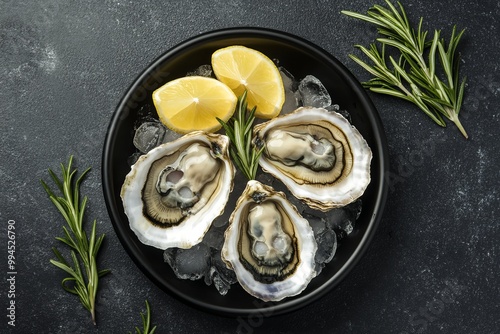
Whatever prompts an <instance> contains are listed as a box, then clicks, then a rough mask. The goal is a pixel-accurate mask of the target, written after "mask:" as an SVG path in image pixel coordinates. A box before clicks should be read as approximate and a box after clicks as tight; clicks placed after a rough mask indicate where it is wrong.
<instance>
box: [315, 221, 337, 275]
mask: <svg viewBox="0 0 500 334" xmlns="http://www.w3.org/2000/svg"><path fill="white" fill-rule="evenodd" d="M314 237H315V239H316V243H317V244H318V250H317V251H316V255H315V257H314V261H315V263H316V267H315V268H316V272H317V274H319V273H320V272H321V270H322V269H323V268H324V267H325V264H327V263H329V262H330V261H331V260H332V259H333V257H334V256H335V253H336V251H337V234H336V233H335V231H333V230H331V229H329V228H325V229H324V230H323V231H322V232H321V233H319V234H315V236H314Z"/></svg>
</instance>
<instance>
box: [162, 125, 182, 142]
mask: <svg viewBox="0 0 500 334" xmlns="http://www.w3.org/2000/svg"><path fill="white" fill-rule="evenodd" d="M180 137H182V134H180V133H177V132H175V131H172V130H170V129H169V128H165V136H163V143H170V142H171V141H174V140H176V139H179V138H180Z"/></svg>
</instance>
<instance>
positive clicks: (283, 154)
mask: <svg viewBox="0 0 500 334" xmlns="http://www.w3.org/2000/svg"><path fill="white" fill-rule="evenodd" d="M254 134H255V139H254V141H255V143H256V145H257V146H258V147H262V146H264V151H263V154H262V156H261V158H260V160H259V164H260V166H261V167H262V169H263V170H264V171H266V172H269V173H271V174H272V175H273V176H275V177H276V178H277V179H279V180H281V181H282V182H283V183H284V184H285V185H286V186H287V188H288V189H289V190H290V192H291V193H292V194H293V195H294V196H295V197H297V198H299V199H301V200H302V201H304V202H305V203H307V204H308V205H309V206H310V207H312V208H314V209H318V210H321V211H328V210H330V209H332V208H336V207H341V206H344V205H347V204H349V203H351V202H352V201H354V200H356V199H357V198H359V197H360V196H361V195H362V194H363V192H364V191H365V189H366V187H367V186H368V184H369V183H370V163H371V159H372V152H371V150H370V148H369V146H368V144H367V142H366V141H365V139H364V138H363V137H362V136H361V134H360V133H359V131H358V130H357V129H356V128H355V127H354V126H352V125H351V124H350V123H349V122H348V121H347V120H346V119H345V118H344V117H343V116H342V115H340V114H338V113H336V112H329V111H327V110H326V109H323V108H312V107H301V108H299V109H297V110H296V111H295V112H293V113H291V114H288V115H285V116H282V117H278V118H275V119H272V120H270V121H268V122H266V123H262V124H259V125H256V126H255V129H254Z"/></svg>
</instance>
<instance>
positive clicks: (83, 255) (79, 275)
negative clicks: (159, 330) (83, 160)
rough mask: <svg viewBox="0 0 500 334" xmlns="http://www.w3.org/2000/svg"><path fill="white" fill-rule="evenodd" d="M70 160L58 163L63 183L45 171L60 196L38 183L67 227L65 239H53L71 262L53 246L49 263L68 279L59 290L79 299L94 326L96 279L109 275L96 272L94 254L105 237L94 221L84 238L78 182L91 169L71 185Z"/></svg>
mask: <svg viewBox="0 0 500 334" xmlns="http://www.w3.org/2000/svg"><path fill="white" fill-rule="evenodd" d="M72 161H73V156H71V157H70V158H69V162H68V166H67V167H65V166H64V165H63V164H61V170H62V180H61V179H59V178H58V177H57V175H56V174H55V173H54V172H53V171H52V170H50V169H49V170H48V171H49V174H50V176H51V177H52V180H53V181H54V183H55V184H56V185H57V187H58V188H59V190H60V192H61V193H62V196H57V195H56V194H54V192H53V191H52V190H51V189H50V188H49V186H48V185H47V184H46V183H45V182H44V181H43V180H41V183H42V186H43V188H44V189H45V191H46V192H47V194H48V195H49V198H50V200H51V201H52V203H53V204H54V205H55V206H56V208H57V209H58V210H59V212H60V213H61V215H62V216H63V217H64V219H65V220H66V222H67V227H66V226H63V231H64V237H56V239H57V240H59V241H61V242H62V243H64V244H66V245H67V246H69V247H70V248H71V261H69V262H68V261H66V260H65V258H64V257H63V255H62V254H61V253H60V252H59V251H58V250H57V248H56V247H53V248H52V251H53V252H54V254H55V256H56V257H57V260H53V259H51V260H50V263H52V264H53V265H54V266H56V267H58V268H60V269H62V270H64V271H65V272H66V273H67V274H69V277H66V278H64V279H63V280H62V287H63V288H64V290H66V291H68V292H70V293H72V294H75V295H77V296H78V297H79V298H80V301H81V303H82V304H83V306H84V307H85V308H86V309H87V310H88V311H89V312H90V314H91V317H92V322H93V323H94V325H95V324H96V317H95V299H96V294H97V288H98V283H99V277H102V276H103V275H105V274H107V273H108V272H109V270H107V269H105V270H98V269H97V263H96V258H97V253H98V252H99V248H100V246H101V244H102V241H103V239H104V234H102V235H101V236H100V237H96V220H94V223H93V225H92V231H91V232H90V238H88V237H87V233H86V232H85V230H84V228H83V219H84V217H83V216H84V212H85V206H86V204H87V197H86V196H85V197H84V198H83V200H82V201H81V202H80V183H81V181H82V180H83V177H84V176H85V175H86V174H87V172H88V171H89V170H90V168H88V169H87V170H85V171H84V172H83V173H82V174H81V175H80V177H79V178H78V179H77V180H76V182H73V178H74V176H75V174H76V172H77V171H76V169H74V170H72V168H71V164H72ZM70 262H71V263H70ZM82 266H83V271H82Z"/></svg>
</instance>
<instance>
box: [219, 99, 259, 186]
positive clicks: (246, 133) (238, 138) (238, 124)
mask: <svg viewBox="0 0 500 334" xmlns="http://www.w3.org/2000/svg"><path fill="white" fill-rule="evenodd" d="M255 110H256V107H253V108H252V110H250V111H248V109H247V92H246V91H245V92H244V93H243V94H242V95H241V96H240V97H239V98H238V103H237V105H236V111H235V112H234V114H233V116H232V117H231V118H230V119H229V120H228V121H227V123H226V122H224V121H223V120H221V119H220V118H217V120H218V121H219V123H220V124H222V127H223V128H224V131H226V135H227V136H228V137H229V140H230V141H231V145H230V148H229V153H230V154H231V158H232V159H233V161H234V163H235V164H236V166H238V168H239V169H240V170H241V172H242V173H243V174H244V175H245V176H246V178H247V179H248V180H253V179H255V175H256V174H257V167H258V166H259V158H260V155H261V153H262V151H263V150H264V147H262V148H260V149H257V148H256V147H255V146H253V145H252V136H253V122H254V120H255Z"/></svg>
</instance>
